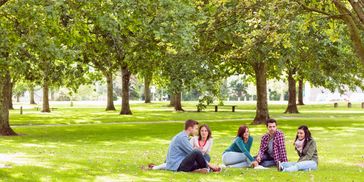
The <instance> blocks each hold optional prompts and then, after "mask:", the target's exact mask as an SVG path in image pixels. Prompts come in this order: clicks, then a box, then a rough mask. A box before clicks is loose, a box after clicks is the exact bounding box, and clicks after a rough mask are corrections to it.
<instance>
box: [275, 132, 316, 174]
mask: <svg viewBox="0 0 364 182" xmlns="http://www.w3.org/2000/svg"><path fill="white" fill-rule="evenodd" d="M294 146H295V149H296V151H297V154H298V156H299V159H298V162H283V163H279V165H278V170H279V171H283V172H293V171H309V170H316V169H317V164H318V156H317V147H316V142H315V140H314V139H313V138H312V137H311V132H310V130H309V129H308V127H307V126H305V125H302V126H300V127H299V128H298V130H297V135H296V140H295V142H294Z"/></svg>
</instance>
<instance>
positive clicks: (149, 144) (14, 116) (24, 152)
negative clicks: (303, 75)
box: [0, 102, 364, 181]
mask: <svg viewBox="0 0 364 182" xmlns="http://www.w3.org/2000/svg"><path fill="white" fill-rule="evenodd" d="M166 105H167V103H154V104H141V103H136V104H132V110H133V112H134V114H133V115H132V116H120V115H118V112H117V111H115V112H105V111H104V108H103V107H102V106H98V107H94V106H84V105H80V106H78V105H77V104H75V107H73V108H69V107H67V105H66V104H64V105H55V106H56V107H57V109H56V110H55V111H54V112H52V113H49V114H43V113H40V112H39V111H36V110H35V109H33V108H31V109H25V110H24V114H23V115H19V114H18V112H19V111H18V110H14V111H11V124H12V125H13V126H14V127H13V128H14V129H15V131H16V132H17V133H20V134H22V135H20V136H17V137H1V142H0V164H2V163H3V164H4V163H5V164H6V165H7V166H9V168H2V169H0V181H243V180H244V181H269V180H274V181H363V180H364V173H363V170H364V168H363V167H364V166H363V164H364V152H363V151H364V145H363V141H364V136H363V132H364V109H361V108H360V107H359V104H358V103H357V104H354V105H353V108H346V107H344V106H343V105H341V107H339V108H333V106H332V104H325V105H306V106H300V108H299V109H300V112H301V113H300V114H294V115H287V114H283V111H284V109H285V105H270V113H271V116H272V117H273V118H277V120H278V122H279V128H280V129H281V130H282V131H284V133H285V135H286V145H287V151H288V158H289V160H290V161H296V160H297V158H298V157H297V154H296V153H295V151H294V149H293V145H292V143H293V139H294V136H295V132H296V128H297V127H298V126H299V125H301V124H306V125H308V126H309V127H310V129H311V131H312V134H313V136H314V138H315V139H316V141H317V145H318V152H319V170H318V171H311V172H295V173H279V172H277V171H276V169H269V170H265V171H256V170H253V169H226V170H224V171H223V172H222V173H220V174H214V173H211V174H207V175H201V174H190V173H173V172H169V171H147V170H142V169H141V166H143V165H146V164H148V163H150V162H153V163H160V162H163V161H164V160H165V155H166V152H167V148H168V144H169V141H170V139H171V138H172V137H173V136H174V135H175V134H176V133H177V132H179V131H181V130H182V128H183V124H182V123H183V121H184V120H186V119H189V118H192V119H196V120H198V121H200V122H201V123H207V124H208V125H209V126H210V127H211V129H212V131H213V137H214V146H213V149H212V152H211V156H212V161H213V163H216V164H220V163H221V154H222V152H223V151H224V150H225V148H226V147H228V146H229V144H230V142H231V140H232V139H233V137H234V135H235V134H236V130H237V128H238V126H239V125H241V124H247V125H249V127H250V131H251V135H252V136H253V137H254V143H253V147H252V153H253V154H255V153H257V150H258V147H259V141H260V137H261V136H262V135H263V134H264V133H265V132H266V128H265V127H264V126H256V125H250V123H251V120H252V118H253V117H254V114H255V106H254V105H253V104H240V105H238V108H237V111H236V112H235V113H232V112H229V111H230V109H231V108H229V107H226V109H225V111H223V112H217V113H215V112H213V108H212V107H210V108H209V110H208V111H205V112H201V113H198V112H195V107H194V105H195V103H192V102H191V103H189V102H186V103H184V106H185V109H186V110H187V111H188V112H184V113H181V112H173V110H172V108H169V107H166ZM60 124H61V125H60Z"/></svg>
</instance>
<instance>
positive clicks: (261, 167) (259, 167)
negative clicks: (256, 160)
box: [254, 165, 268, 169]
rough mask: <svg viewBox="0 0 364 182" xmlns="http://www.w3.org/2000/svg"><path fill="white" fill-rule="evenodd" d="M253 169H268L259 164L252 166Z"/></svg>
mask: <svg viewBox="0 0 364 182" xmlns="http://www.w3.org/2000/svg"><path fill="white" fill-rule="evenodd" d="M254 169H268V168H266V167H263V166H261V165H258V166H256V167H254Z"/></svg>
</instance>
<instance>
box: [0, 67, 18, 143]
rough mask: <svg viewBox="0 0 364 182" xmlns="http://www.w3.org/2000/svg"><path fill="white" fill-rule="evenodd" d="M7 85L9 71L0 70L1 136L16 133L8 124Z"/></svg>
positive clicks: (8, 83) (8, 85)
mask: <svg viewBox="0 0 364 182" xmlns="http://www.w3.org/2000/svg"><path fill="white" fill-rule="evenodd" d="M1 69H3V68H1ZM9 87H10V75H9V72H7V71H5V70H0V135H2V136H13V135H17V134H16V133H15V132H14V130H13V129H11V127H10V124H9V94H10V93H9V91H10V89H9Z"/></svg>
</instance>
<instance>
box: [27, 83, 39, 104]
mask: <svg viewBox="0 0 364 182" xmlns="http://www.w3.org/2000/svg"><path fill="white" fill-rule="evenodd" d="M29 93H30V104H37V103H35V100H34V87H33V86H30V88H29Z"/></svg>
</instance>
